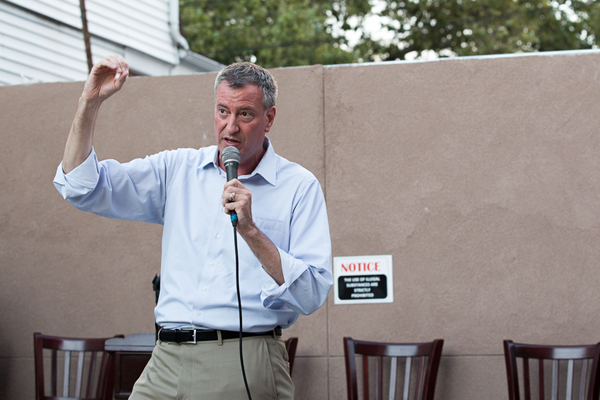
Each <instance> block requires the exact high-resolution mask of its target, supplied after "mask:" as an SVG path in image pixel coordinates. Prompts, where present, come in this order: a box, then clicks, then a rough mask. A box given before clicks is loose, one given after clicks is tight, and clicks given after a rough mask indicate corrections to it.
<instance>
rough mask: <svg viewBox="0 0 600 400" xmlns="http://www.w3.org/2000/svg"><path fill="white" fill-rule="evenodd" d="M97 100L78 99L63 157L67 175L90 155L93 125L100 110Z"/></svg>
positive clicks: (64, 170) (63, 166) (63, 165)
mask: <svg viewBox="0 0 600 400" xmlns="http://www.w3.org/2000/svg"><path fill="white" fill-rule="evenodd" d="M101 103H102V102H101V101H99V100H88V99H85V98H84V97H83V96H82V97H80V98H79V103H78V106H77V112H76V113H75V118H74V119H73V124H72V125H71V130H70V131H69V137H68V138H67V144H66V145H65V152H64V155H63V164H62V168H63V172H64V173H65V174H68V173H69V172H71V171H72V170H74V169H75V168H76V167H78V166H79V165H80V164H81V163H83V162H84V161H85V159H86V158H87V157H88V156H89V155H90V153H91V151H92V143H93V135H94V125H95V123H96V118H97V116H98V110H99V109H100V104H101Z"/></svg>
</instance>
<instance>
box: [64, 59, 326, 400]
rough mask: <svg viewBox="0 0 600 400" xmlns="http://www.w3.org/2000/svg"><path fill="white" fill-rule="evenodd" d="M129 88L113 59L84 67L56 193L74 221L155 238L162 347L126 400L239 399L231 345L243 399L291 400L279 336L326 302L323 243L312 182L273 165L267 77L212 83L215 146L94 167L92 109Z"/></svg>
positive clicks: (230, 74)
mask: <svg viewBox="0 0 600 400" xmlns="http://www.w3.org/2000/svg"><path fill="white" fill-rule="evenodd" d="M128 74H129V67H128V64H127V62H126V61H125V59H123V58H121V57H119V56H110V57H108V58H106V59H104V60H102V61H101V62H99V63H98V64H97V65H96V66H94V68H93V69H92V71H91V72H90V75H89V77H88V80H87V82H86V83H85V87H84V90H83V93H82V95H81V97H80V99H79V104H78V107H77V112H76V115H75V119H74V121H73V125H72V126H71V130H70V132H69V136H68V139H67V143H66V146H65V153H64V156H63V161H62V163H61V164H60V165H59V167H58V169H57V171H56V176H55V178H54V184H55V186H56V188H57V189H58V191H59V192H60V193H61V195H62V196H63V197H64V198H65V199H67V200H69V202H71V203H72V204H73V205H74V206H75V207H77V208H78V209H80V210H84V211H89V212H92V213H95V214H98V215H101V216H105V217H110V218H120V219H128V220H135V221H146V222H152V223H157V224H162V225H163V238H162V260H161V291H160V298H159V300H158V304H157V306H156V309H155V316H156V323H157V324H158V325H159V326H160V331H159V337H158V341H157V344H156V347H155V349H154V351H153V354H152V358H151V359H150V361H149V363H148V365H147V366H146V368H145V370H144V372H143V373H142V375H141V376H140V378H139V379H138V381H137V382H136V384H135V386H134V389H133V394H132V395H131V397H130V399H131V400H140V399H154V400H167V399H173V400H175V399H190V400H193V399H202V400H212V399H227V400H231V399H243V398H247V397H248V393H247V392H248V391H247V389H246V386H245V383H244V382H245V379H244V378H243V375H242V373H241V370H242V368H241V366H240V349H239V345H241V344H243V361H244V366H245V375H246V377H247V383H248V388H249V392H250V393H251V396H252V397H253V398H254V399H257V400H260V399H293V397H294V386H293V383H292V380H291V378H290V375H289V364H288V361H287V360H288V359H287V354H286V351H285V346H284V343H283V340H282V338H281V329H282V328H283V329H285V328H287V327H289V326H290V325H291V324H293V323H294V322H295V321H296V320H297V319H298V316H299V314H310V313H312V312H314V311H315V310H317V309H318V308H319V307H320V306H321V305H323V303H324V302H325V299H326V298H327V295H328V293H329V290H330V289H331V286H332V284H333V278H332V276H331V242H330V237H329V225H328V221H327V211H326V207H325V201H324V198H323V193H322V190H321V187H320V185H319V182H318V181H317V179H316V178H315V177H314V176H313V175H312V174H311V173H310V172H308V171H307V170H306V169H304V168H302V167H301V166H299V165H298V164H295V163H292V162H290V161H288V160H286V159H284V158H282V157H280V156H278V155H277V154H275V152H274V150H273V145H272V144H271V142H270V141H269V139H268V137H267V136H266V134H267V133H268V132H269V131H270V129H271V127H272V126H273V122H274V121H275V116H276V107H275V100H276V97H277V86H276V83H275V81H274V79H273V77H272V76H271V74H269V72H267V71H266V70H264V69H263V68H261V67H259V66H256V65H254V64H251V63H238V64H233V65H230V66H228V67H226V68H224V69H223V70H222V71H221V72H220V73H219V74H218V75H217V78H216V81H215V110H214V133H215V140H216V142H217V145H216V146H210V147H205V148H201V149H178V150H173V151H164V152H161V153H158V154H155V155H152V156H148V157H146V158H144V159H136V160H133V161H131V162H128V163H123V164H121V163H119V162H117V161H115V160H110V159H108V160H104V161H98V159H97V157H96V153H95V152H94V150H93V147H92V143H93V141H92V139H93V134H94V123H95V120H96V117H97V115H98V111H99V108H100V105H101V104H102V102H103V101H104V100H106V99H108V98H109V97H110V96H111V95H113V94H115V93H116V92H118V91H119V90H120V89H121V88H122V87H123V85H124V84H125V82H126V80H127V76H128ZM231 146H232V147H235V148H236V149H237V150H238V151H239V167H238V175H239V178H237V179H235V178H234V179H231V180H229V181H228V179H227V174H226V172H225V168H224V165H223V159H222V153H223V151H224V150H225V149H226V148H227V147H231ZM229 150H233V149H228V151H229ZM234 152H235V150H234ZM230 178H231V177H230ZM234 212H235V216H234V215H233V213H234ZM236 219H237V221H236ZM232 220H234V221H236V222H237V228H236V229H237V235H238V238H239V240H238V241H237V245H238V251H237V252H238V254H237V256H238V257H239V277H240V278H239V280H240V283H239V291H240V298H241V309H242V312H243V327H240V326H239V324H240V319H239V309H238V295H237V290H236V251H235V249H234V245H233V243H234V230H233V228H232ZM240 331H241V332H242V333H241V336H242V337H243V339H242V340H243V342H242V343H241V344H239V336H240Z"/></svg>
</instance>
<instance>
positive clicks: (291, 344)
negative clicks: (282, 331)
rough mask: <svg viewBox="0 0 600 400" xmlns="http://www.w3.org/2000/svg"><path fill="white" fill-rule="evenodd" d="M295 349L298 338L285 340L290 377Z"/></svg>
mask: <svg viewBox="0 0 600 400" xmlns="http://www.w3.org/2000/svg"><path fill="white" fill-rule="evenodd" d="M296 347H298V338H297V337H291V338H288V339H286V340H285V349H286V350H287V353H288V358H289V360H290V376H292V370H293V369H294V359H295V358H296Z"/></svg>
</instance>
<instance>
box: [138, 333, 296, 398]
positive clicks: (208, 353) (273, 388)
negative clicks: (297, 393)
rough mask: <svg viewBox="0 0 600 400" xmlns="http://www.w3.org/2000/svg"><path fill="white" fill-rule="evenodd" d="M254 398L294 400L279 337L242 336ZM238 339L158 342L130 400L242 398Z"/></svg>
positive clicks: (242, 381) (282, 345) (286, 358)
mask: <svg viewBox="0 0 600 400" xmlns="http://www.w3.org/2000/svg"><path fill="white" fill-rule="evenodd" d="M243 352H244V367H245V371H246V378H247V379H248V386H249V387H250V394H251V395H252V399H253V400H271V399H273V400H278V399H281V400H292V399H293V398H294V384H293V382H292V378H291V377H290V374H289V362H288V356H287V352H286V350H285V344H284V341H283V339H282V338H281V337H275V338H274V337H270V336H256V337H248V338H244V339H243ZM247 398H248V396H247V394H246V388H245V385H244V378H243V376H242V370H241V366H240V353H239V339H228V340H216V341H206V342H198V343H197V344H184V343H182V344H178V343H170V342H161V341H158V342H157V344H156V347H155V348H154V351H153V352H152V358H151V359H150V361H149V362H148V365H147V366H146V368H145V369H144V371H143V372H142V375H141V376H140V378H139V379H138V380H137V382H136V383H135V385H134V387H133V393H132V394H131V396H130V397H129V399H130V400H244V399H247Z"/></svg>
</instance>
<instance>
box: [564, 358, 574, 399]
mask: <svg viewBox="0 0 600 400" xmlns="http://www.w3.org/2000/svg"><path fill="white" fill-rule="evenodd" d="M566 399H567V400H573V360H569V362H568V363H567V393H566Z"/></svg>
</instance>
